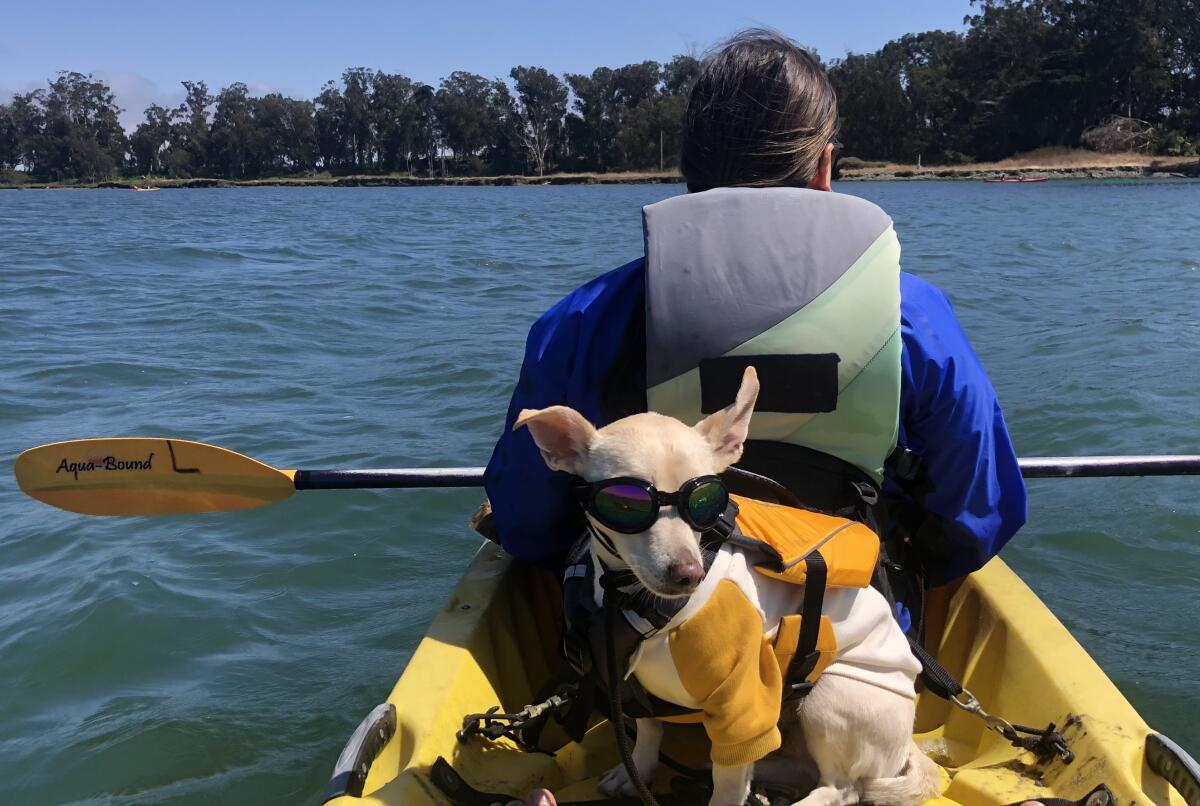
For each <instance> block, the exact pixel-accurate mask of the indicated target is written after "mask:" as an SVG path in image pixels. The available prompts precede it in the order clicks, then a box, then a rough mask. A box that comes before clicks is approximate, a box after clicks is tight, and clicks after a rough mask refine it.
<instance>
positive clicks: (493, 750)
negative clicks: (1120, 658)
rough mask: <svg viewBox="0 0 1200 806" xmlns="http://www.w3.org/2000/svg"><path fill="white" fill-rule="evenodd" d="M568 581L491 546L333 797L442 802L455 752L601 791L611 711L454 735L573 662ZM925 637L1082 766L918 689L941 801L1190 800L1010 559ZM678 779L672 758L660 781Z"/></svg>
mask: <svg viewBox="0 0 1200 806" xmlns="http://www.w3.org/2000/svg"><path fill="white" fill-rule="evenodd" d="M558 599H559V597H558V588H557V584H556V582H555V581H554V580H553V579H552V578H551V577H550V576H549V575H548V574H546V573H545V572H543V571H540V570H538V569H534V568H531V567H529V566H526V565H524V564H522V563H518V562H514V561H513V560H512V559H511V558H509V557H508V556H507V555H506V554H504V553H503V552H502V551H500V550H499V549H497V548H496V547H495V546H493V545H491V544H485V545H484V546H483V547H482V548H481V549H480V551H479V553H478V554H477V555H476V557H475V559H474V561H473V562H472V563H471V565H470V567H469V568H468V569H467V571H466V573H465V574H464V575H463V577H462V580H461V581H460V582H459V584H458V586H457V587H456V588H455V590H454V592H453V593H452V594H451V596H450V598H449V600H448V601H447V602H446V604H445V605H444V606H443V607H442V609H441V611H439V613H438V614H437V616H436V618H435V619H434V621H433V623H432V624H431V626H430V628H429V631H428V633H427V634H426V636H425V637H424V639H423V640H422V641H421V644H420V645H419V646H418V648H417V650H416V652H415V653H414V655H413V657H412V659H411V660H410V661H409V664H408V666H407V668H406V669H405V671H404V673H403V674H402V675H401V677H400V679H399V681H398V682H397V683H396V686H395V688H394V689H393V690H392V692H391V694H390V695H389V696H388V700H387V702H388V703H390V704H391V705H393V706H394V707H395V720H396V728H395V732H394V734H393V735H391V736H390V738H388V739H387V740H386V742H385V743H384V744H383V747H382V750H380V751H379V753H378V756H377V757H376V758H375V759H374V761H373V763H371V764H370V770H369V773H368V774H367V775H366V779H365V784H364V785H363V788H362V791H363V794H362V795H361V797H353V796H350V795H343V796H340V797H336V798H334V799H332V800H330V801H329V802H330V803H332V804H336V806H356V805H357V804H446V803H449V802H450V801H449V800H448V799H446V798H445V797H444V796H443V795H442V794H441V792H440V791H439V790H438V789H437V787H436V786H435V785H434V784H433V782H432V780H431V777H430V770H431V769H432V767H433V765H434V763H435V761H436V760H437V759H438V758H439V757H442V758H445V759H446V760H447V761H449V762H450V764H451V765H452V766H453V767H454V769H455V771H457V773H458V774H459V775H461V777H462V778H463V779H464V781H465V782H466V783H467V784H469V785H470V786H471V787H473V788H474V789H476V790H478V791H481V792H490V793H504V794H507V795H523V794H525V793H527V792H529V791H531V790H533V789H535V788H538V787H545V788H547V789H550V790H551V791H553V792H555V794H556V796H557V797H558V798H559V800H560V801H570V800H588V799H594V798H599V797H602V796H601V795H600V794H599V793H598V791H597V790H596V788H595V786H596V781H597V778H598V776H599V775H600V774H601V773H603V772H604V771H606V770H607V769H609V768H610V767H612V766H614V765H615V764H617V763H619V758H618V755H617V752H616V749H615V743H614V742H613V739H612V734H611V728H610V726H609V725H608V724H607V722H601V723H599V724H596V725H594V726H593V728H592V729H591V730H590V731H589V733H588V734H587V736H585V737H584V740H583V741H582V742H580V743H578V744H576V743H573V742H570V741H569V740H567V739H566V737H565V736H563V735H562V734H561V732H560V731H559V730H558V728H557V726H555V725H553V724H552V723H551V725H550V726H549V727H548V728H547V730H546V732H545V733H544V734H543V737H542V739H541V742H540V744H541V746H542V747H543V748H546V749H553V750H554V751H555V755H553V756H551V755H547V754H544V753H527V752H523V751H521V750H519V749H518V748H516V747H515V746H514V745H513V744H511V743H509V742H507V740H501V741H500V742H497V743H488V742H485V741H484V740H482V739H481V738H479V737H472V738H470V739H468V740H467V741H466V742H460V741H458V739H457V738H456V732H457V731H458V730H459V729H460V728H461V727H462V719H463V716H464V715H466V714H471V713H482V712H484V711H486V710H487V709H488V708H491V707H493V706H497V705H498V706H500V710H501V711H502V712H515V711H517V710H519V709H521V708H523V707H524V706H526V705H528V704H530V703H533V702H536V701H538V700H540V699H542V698H544V696H545V694H546V692H545V691H544V688H545V687H546V686H548V685H551V684H552V683H553V681H555V680H556V679H563V678H565V677H566V676H567V674H566V669H565V668H564V667H563V665H562V663H561V661H560V660H559V658H558V654H557V650H556V642H557V638H558V613H559V608H560V605H559V602H558ZM927 618H928V627H927V631H928V632H927V634H928V635H929V636H936V638H934V639H931V640H930V641H929V642H928V643H929V648H930V649H931V650H932V651H933V652H934V654H935V655H936V656H937V658H938V659H939V660H940V661H941V663H942V664H943V665H944V666H945V667H946V668H947V669H948V670H949V671H950V672H951V673H952V674H954V675H955V676H956V677H957V678H958V679H959V680H961V681H962V682H963V684H964V686H965V687H966V688H967V689H969V690H970V691H971V692H973V693H974V694H975V695H976V697H978V699H979V701H980V702H981V703H982V704H983V707H984V708H985V709H987V710H988V711H989V712H991V713H993V714H996V715H1000V716H1003V717H1004V718H1005V719H1007V720H1009V721H1010V722H1013V723H1017V724H1021V725H1027V726H1031V727H1037V728H1043V727H1045V726H1046V725H1047V724H1048V723H1050V722H1053V723H1054V724H1055V725H1056V726H1057V728H1058V730H1060V731H1061V732H1062V733H1063V735H1064V736H1065V738H1066V740H1067V742H1068V745H1069V746H1070V748H1071V750H1072V751H1073V752H1074V753H1075V759H1074V761H1072V762H1071V763H1070V764H1067V763H1064V762H1063V761H1062V760H1060V759H1059V758H1057V757H1055V758H1053V759H1051V760H1049V761H1039V760H1038V759H1037V757H1036V756H1035V755H1034V754H1033V753H1031V752H1029V751H1024V750H1020V749H1017V748H1014V747H1012V746H1011V745H1010V744H1009V743H1008V742H1007V741H1005V740H1004V739H1003V738H1002V737H1001V736H999V735H997V734H995V733H993V732H991V731H989V730H987V729H986V728H985V726H984V724H983V722H982V721H981V720H979V719H978V718H977V717H975V716H973V715H971V714H967V713H965V712H963V711H961V710H959V709H957V708H955V707H953V706H952V705H950V704H949V703H947V702H946V701H945V700H940V699H938V698H937V697H934V696H933V695H932V694H929V693H927V692H926V693H922V694H921V695H920V696H919V698H918V703H917V719H916V726H915V732H914V738H915V740H916V742H917V744H918V746H920V747H921V748H922V750H924V751H925V752H926V753H927V754H928V755H929V756H930V757H931V758H933V759H934V760H935V761H936V762H937V763H938V764H939V765H940V766H941V767H942V768H943V770H944V774H943V793H942V796H941V797H940V798H938V799H936V800H934V801H931V803H933V804H944V806H949V804H952V803H959V804H972V805H973V804H980V805H981V806H983V805H986V806H1004V804H1011V803H1015V802H1019V801H1022V800H1024V799H1028V798H1048V797H1058V798H1068V799H1071V800H1078V799H1080V798H1082V797H1083V796H1085V795H1087V794H1088V793H1089V792H1091V791H1092V790H1093V789H1095V788H1096V787H1097V786H1099V785H1101V784H1104V785H1106V786H1107V787H1108V788H1109V789H1110V790H1111V791H1112V792H1113V794H1114V795H1115V797H1116V801H1117V802H1118V803H1120V804H1122V806H1128V805H1129V804H1160V806H1167V805H1168V804H1178V805H1179V806H1183V804H1184V803H1185V801H1184V799H1183V798H1182V797H1181V796H1180V795H1179V794H1178V793H1177V792H1175V791H1174V790H1173V789H1172V788H1171V787H1170V786H1169V785H1168V783H1167V782H1166V781H1165V780H1164V779H1163V778H1161V777H1160V776H1159V775H1157V774H1156V773H1155V772H1153V771H1152V770H1151V769H1150V767H1149V765H1148V763H1147V761H1146V742H1147V737H1149V736H1150V735H1151V734H1152V733H1153V731H1151V729H1150V728H1149V727H1148V726H1147V725H1146V723H1145V722H1144V721H1143V720H1142V719H1141V717H1140V716H1139V715H1138V714H1137V712H1136V711H1135V710H1134V709H1133V707H1132V706H1131V705H1130V704H1129V702H1128V701H1126V700H1125V698H1124V697H1123V696H1122V695H1121V694H1120V692H1119V691H1117V689H1116V687H1115V686H1114V685H1113V683H1112V682H1111V681H1110V680H1109V679H1108V678H1107V677H1106V676H1105V675H1104V673H1103V672H1102V671H1101V670H1100V668H1099V667H1098V666H1097V665H1096V664H1095V662H1094V661H1093V660H1092V659H1091V658H1090V657H1089V656H1088V655H1087V653H1086V652H1085V651H1084V650H1083V648H1082V647H1081V646H1080V645H1079V644H1078V643H1077V642H1076V641H1075V639H1074V638H1073V637H1072V636H1071V635H1070V633H1069V632H1068V631H1067V630H1066V628H1065V627H1064V626H1063V625H1062V624H1061V623H1060V622H1059V621H1058V620H1057V619H1056V618H1055V617H1054V616H1053V615H1052V614H1051V613H1050V611H1049V610H1048V609H1047V608H1046V607H1045V605H1043V604H1042V602H1041V601H1040V600H1039V599H1038V598H1037V596H1036V595H1035V594H1034V593H1033V592H1032V591H1031V590H1030V589H1029V588H1028V587H1027V586H1026V585H1025V584H1024V583H1023V582H1022V581H1021V580H1020V579H1019V578H1018V577H1017V576H1016V575H1015V574H1014V573H1013V572H1012V571H1011V570H1010V569H1009V568H1008V566H1007V565H1005V564H1004V562H1003V561H1001V560H1000V559H999V558H997V559H994V560H992V561H991V562H990V563H989V564H988V565H987V566H986V567H985V568H984V569H982V570H981V571H979V572H977V573H975V574H972V575H971V576H970V577H968V578H967V579H966V580H965V581H963V582H962V583H960V584H958V585H956V586H954V587H953V588H941V589H938V590H935V591H933V592H931V597H930V602H929V608H928V616H927ZM664 752H667V753H668V754H670V755H672V756H673V757H675V758H677V759H678V760H680V761H683V762H685V763H692V764H697V765H700V764H702V763H703V761H704V758H705V756H706V754H707V747H706V745H705V741H704V739H703V733H702V731H700V730H699V729H698V728H697V727H695V726H670V727H669V728H668V735H667V740H666V743H665V744H664ZM669 777H670V773H669V772H668V771H666V770H660V772H659V773H658V775H656V777H655V782H654V783H655V789H663V790H664V791H665V785H666V783H667V781H668V779H669Z"/></svg>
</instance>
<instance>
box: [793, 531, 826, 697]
mask: <svg viewBox="0 0 1200 806" xmlns="http://www.w3.org/2000/svg"><path fill="white" fill-rule="evenodd" d="M805 563H806V565H805V568H806V574H807V575H806V577H805V579H804V613H803V615H802V616H801V621H800V640H799V641H797V642H796V655H795V657H793V658H792V664H791V667H790V668H789V669H788V676H787V680H786V681H785V683H786V685H785V689H786V690H785V691H784V696H787V695H788V694H789V693H791V692H792V691H796V690H800V689H804V688H808V687H809V683H808V681H807V680H806V679H805V678H807V677H808V675H809V674H811V673H812V670H813V669H814V668H815V667H816V665H817V661H818V660H819V659H820V657H821V653H820V652H818V651H817V638H818V637H819V636H820V634H821V606H822V605H823V604H824V602H825V580H826V578H827V577H828V566H826V564H825V558H824V557H823V556H821V552H819V551H813V552H812V553H811V554H809V555H808V557H806V558H805Z"/></svg>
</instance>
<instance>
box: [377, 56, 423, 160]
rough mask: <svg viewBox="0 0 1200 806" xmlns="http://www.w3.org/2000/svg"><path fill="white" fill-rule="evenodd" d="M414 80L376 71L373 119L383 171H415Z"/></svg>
mask: <svg viewBox="0 0 1200 806" xmlns="http://www.w3.org/2000/svg"><path fill="white" fill-rule="evenodd" d="M414 92H415V85H414V84H413V82H412V79H410V78H408V77H407V76H402V75H400V74H399V73H384V72H382V71H380V72H378V73H376V74H375V79H374V82H373V84H372V87H371V121H372V126H373V128H374V131H375V146H376V150H377V151H378V154H379V160H378V168H379V170H381V171H383V172H385V173H386V172H389V171H411V170H412V163H411V157H412V149H413V141H414V138H415V137H416V130H417V105H416V101H415V100H414Z"/></svg>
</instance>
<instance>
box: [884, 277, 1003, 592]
mask: <svg viewBox="0 0 1200 806" xmlns="http://www.w3.org/2000/svg"><path fill="white" fill-rule="evenodd" d="M900 298H901V304H900V313H901V317H900V318H901V321H900V327H901V335H902V338H903V342H904V353H903V359H902V365H901V372H902V377H901V399H900V444H901V445H903V446H905V447H907V448H910V449H911V450H913V451H915V452H916V453H918V454H919V455H920V456H921V459H922V468H923V470H924V472H925V476H926V480H927V481H928V482H929V484H930V485H931V486H932V489H930V490H928V491H927V492H925V493H924V494H923V495H922V497H921V500H920V501H919V502H918V503H919V504H920V506H921V507H922V508H923V509H924V510H926V511H927V512H928V513H930V514H932V515H933V516H935V517H936V518H937V519H938V520H939V521H940V527H941V528H940V529H939V530H937V531H938V532H939V533H940V535H939V537H938V540H940V541H942V542H943V543H944V545H940V546H922V545H919V546H918V547H917V548H918V550H919V551H921V552H922V554H923V556H924V558H925V561H926V571H927V572H928V573H929V574H930V579H929V583H930V584H934V585H936V584H940V583H942V582H946V581H949V580H951V579H955V578H957V577H960V576H963V575H964V574H968V573H970V572H972V571H975V570H977V569H979V568H981V567H982V566H983V564H984V563H986V562H987V561H988V560H989V559H990V558H991V557H993V556H994V555H995V554H996V553H998V552H999V551H1000V549H1001V548H1002V547H1003V546H1004V544H1005V543H1007V542H1008V540H1009V538H1011V537H1012V536H1013V535H1014V534H1015V533H1016V531H1017V530H1018V529H1020V528H1021V526H1022V525H1024V523H1025V519H1026V497H1025V482H1024V480H1023V479H1022V478H1021V470H1020V468H1019V467H1018V465H1017V456H1016V452H1015V451H1014V450H1013V445H1012V440H1011V439H1010V438H1009V435H1008V429H1007V427H1006V426H1005V424H1004V415H1003V413H1002V412H1001V410H1000V404H999V402H998V401H997V399H996V391H995V389H994V388H993V387H992V383H991V381H990V380H989V379H988V376H987V372H986V371H985V370H984V368H983V364H982V363H980V361H979V357H978V356H977V355H976V354H975V351H974V350H973V349H972V348H971V344H970V342H969V341H968V340H967V336H966V334H965V333H964V332H963V329H962V326H961V325H960V324H959V322H958V319H957V317H955V315H954V309H953V308H952V307H951V305H950V300H949V299H948V298H947V296H946V294H945V293H944V292H942V291H941V290H940V289H938V288H937V287H935V286H933V285H932V284H930V283H927V282H925V281H923V280H920V279H918V278H916V277H913V276H912V275H910V274H907V273H905V274H902V275H901V281H900ZM931 539H932V538H931Z"/></svg>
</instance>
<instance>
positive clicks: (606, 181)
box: [0, 158, 1200, 190]
mask: <svg viewBox="0 0 1200 806" xmlns="http://www.w3.org/2000/svg"><path fill="white" fill-rule="evenodd" d="M1005 176H1007V177H1023V178H1030V179H1032V178H1043V177H1044V178H1046V179H1070V180H1078V179H1101V180H1103V179H1154V178H1159V179H1163V178H1174V179H1196V178H1200V160H1191V159H1187V160H1182V159H1179V158H1175V159H1162V160H1155V161H1146V162H1144V163H1142V164H1134V163H1127V164H1107V165H1105V164H1094V165H1088V164H1083V165H1054V164H1047V165H1033V166H1021V167H1015V166H1014V167H1004V165H1003V163H999V164H988V165H959V166H947V165H930V166H925V167H922V168H917V167H915V166H905V165H894V164H887V165H870V166H863V167H854V168H846V169H843V171H842V175H841V177H840V178H839V179H838V181H839V182H913V181H952V182H953V181H959V182H961V181H982V180H984V179H997V178H1000V177H1005ZM682 182H683V178H682V177H681V176H680V175H679V174H678V173H674V172H664V173H659V172H648V173H638V172H624V173H577V174H547V175H545V176H519V175H510V176H447V177H440V176H439V177H416V176H394V175H393V176H378V175H370V174H366V175H349V176H299V177H287V176H284V177H271V178H266V179H244V180H238V179H211V178H197V179H168V178H147V179H138V180H134V179H117V180H109V181H104V182H79V183H69V182H20V183H16V182H0V190H132V189H133V188H134V187H135V186H136V187H148V188H160V189H176V188H185V189H192V188H247V187H250V188H253V187H492V186H494V187H511V186H516V185H643V184H680V183H682Z"/></svg>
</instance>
